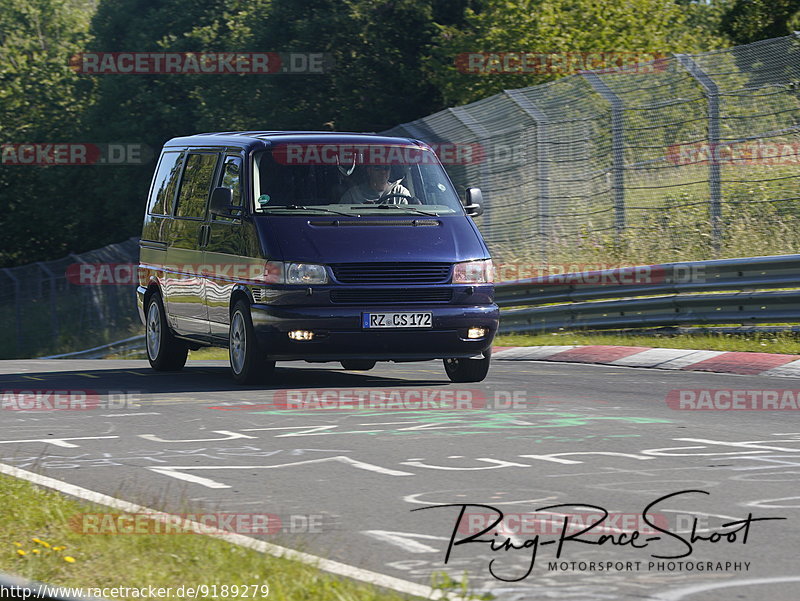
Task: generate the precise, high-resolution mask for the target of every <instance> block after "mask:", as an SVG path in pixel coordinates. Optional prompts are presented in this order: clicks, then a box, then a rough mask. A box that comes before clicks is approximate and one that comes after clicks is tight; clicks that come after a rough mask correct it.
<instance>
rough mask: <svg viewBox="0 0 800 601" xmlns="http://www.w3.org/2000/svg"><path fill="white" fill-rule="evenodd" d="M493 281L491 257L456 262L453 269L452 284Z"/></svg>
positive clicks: (488, 282) (487, 282)
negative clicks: (481, 259)
mask: <svg viewBox="0 0 800 601" xmlns="http://www.w3.org/2000/svg"><path fill="white" fill-rule="evenodd" d="M493 281H494V267H493V266H492V260H491V259H485V260H483V261H466V262H464V263H456V264H455V266H454V269H453V283H454V284H490V283H492V282H493Z"/></svg>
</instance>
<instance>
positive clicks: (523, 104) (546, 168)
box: [503, 90, 551, 263]
mask: <svg viewBox="0 0 800 601" xmlns="http://www.w3.org/2000/svg"><path fill="white" fill-rule="evenodd" d="M503 93H504V94H505V95H506V96H508V98H510V99H511V100H512V101H513V102H514V103H515V104H516V105H517V106H518V107H519V108H520V109H522V111H524V112H525V114H526V115H528V116H529V117H530V118H531V119H533V122H534V123H535V124H536V180H537V183H538V184H539V216H538V217H539V219H538V221H539V223H538V226H539V231H538V235H539V239H540V240H541V249H542V261H544V262H545V263H546V262H547V260H548V255H549V254H550V253H549V248H548V242H549V240H550V234H551V221H550V153H549V148H548V144H549V143H550V137H549V132H548V127H547V125H548V118H547V115H545V113H544V112H543V111H542V110H541V109H540V108H539V107H537V106H536V105H535V104H534V103H533V102H531V100H530V99H529V98H528V97H527V96H525V94H523V93H522V91H521V90H503Z"/></svg>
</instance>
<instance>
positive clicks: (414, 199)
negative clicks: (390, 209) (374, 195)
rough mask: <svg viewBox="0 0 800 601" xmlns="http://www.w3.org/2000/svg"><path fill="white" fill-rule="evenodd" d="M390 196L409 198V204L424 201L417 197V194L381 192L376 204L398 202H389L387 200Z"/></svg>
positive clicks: (417, 203) (418, 203) (419, 203)
mask: <svg viewBox="0 0 800 601" xmlns="http://www.w3.org/2000/svg"><path fill="white" fill-rule="evenodd" d="M389 198H407V199H408V201H409V202H408V204H410V205H421V204H422V201H421V200H420V199H419V198H417V197H416V196H410V195H408V194H403V193H402V192H390V193H389V194H381V196H380V197H379V198H378V200H376V201H375V204H379V205H382V204H397V203H387V202H386V200H387V199H389Z"/></svg>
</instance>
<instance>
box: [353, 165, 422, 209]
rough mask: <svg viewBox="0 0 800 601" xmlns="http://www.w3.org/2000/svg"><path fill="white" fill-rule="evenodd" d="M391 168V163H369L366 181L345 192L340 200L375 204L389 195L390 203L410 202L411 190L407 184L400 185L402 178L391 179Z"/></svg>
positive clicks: (388, 201) (366, 170) (366, 169)
mask: <svg viewBox="0 0 800 601" xmlns="http://www.w3.org/2000/svg"><path fill="white" fill-rule="evenodd" d="M390 170H391V168H390V166H389V165H367V166H366V167H365V181H364V182H363V183H361V184H356V185H355V186H353V187H352V188H350V189H349V190H348V191H347V192H345V193H344V194H343V195H342V198H341V200H340V201H339V202H340V203H342V204H354V205H356V204H359V205H360V204H373V203H376V202H378V200H379V199H380V198H382V197H388V198H386V202H387V203H389V204H408V199H409V198H410V197H411V192H409V191H408V189H407V188H406V187H405V186H401V185H400V181H401V180H397V181H396V182H390V181H389V172H390ZM390 195H396V196H390ZM403 197H406V198H403Z"/></svg>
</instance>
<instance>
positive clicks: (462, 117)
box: [447, 106, 492, 232]
mask: <svg viewBox="0 0 800 601" xmlns="http://www.w3.org/2000/svg"><path fill="white" fill-rule="evenodd" d="M447 110H448V112H449V113H450V114H452V115H453V116H454V117H455V118H456V119H458V121H459V122H460V123H461V124H462V125H463V126H464V127H466V128H467V129H468V130H469V131H470V132H472V134H473V135H474V136H475V138H476V139H477V140H478V143H479V144H480V145H481V146H482V147H483V151H484V153H487V152H488V150H489V149H488V147H487V144H486V140H488V139H489V138H490V137H491V134H490V133H489V132H488V131H486V128H485V127H484V126H483V124H482V123H480V122H479V121H477V120H476V119H475V118H474V117H473V116H472V115H470V114H469V112H468V111H467V110H466V109H465V108H464V107H463V106H457V107H454V108H449V109H447ZM487 162H488V161H485V160H484V161H481V167H480V172H481V191H482V192H483V227H484V229H485V230H487V232H491V229H492V203H491V191H489V190H488V189H487V188H486V186H487V185H488V183H489V174H488V171H487V169H488V165H487Z"/></svg>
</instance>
